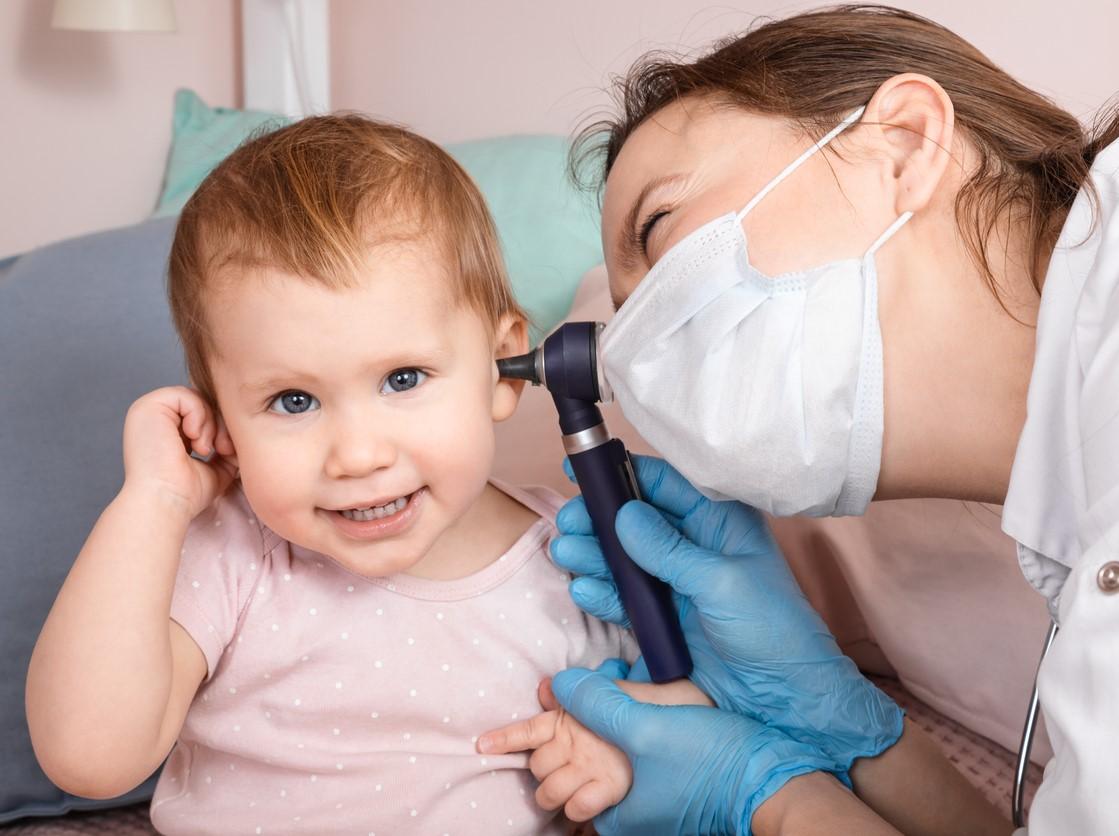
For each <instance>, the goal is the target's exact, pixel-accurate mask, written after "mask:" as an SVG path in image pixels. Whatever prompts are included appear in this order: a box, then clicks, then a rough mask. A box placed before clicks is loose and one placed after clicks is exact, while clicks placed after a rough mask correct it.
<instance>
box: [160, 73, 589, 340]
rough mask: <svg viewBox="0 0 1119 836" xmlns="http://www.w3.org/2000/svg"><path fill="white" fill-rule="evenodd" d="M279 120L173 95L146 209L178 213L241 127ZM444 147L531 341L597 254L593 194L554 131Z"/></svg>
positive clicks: (563, 306) (556, 316)
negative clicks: (486, 230)
mask: <svg viewBox="0 0 1119 836" xmlns="http://www.w3.org/2000/svg"><path fill="white" fill-rule="evenodd" d="M287 121H288V120H287V119H285V118H284V117H282V116H278V115H276V114H273V113H263V112H259V111H248V110H233V109H230V108H224V107H209V106H208V105H207V104H206V103H205V102H203V101H202V100H201V99H200V98H199V97H198V96H197V95H196V94H195V93H193V92H192V91H190V90H179V91H178V92H176V93H175V121H174V134H173V137H172V141H171V153H170V156H169V157H168V161H167V172H166V175H165V177H164V183H163V194H162V195H161V196H160V198H159V205H158V206H157V207H156V210H155V214H156V215H171V214H175V213H176V212H179V211H180V210H181V209H182V208H183V205H184V204H185V203H186V202H187V199H188V198H189V197H190V196H191V194H192V193H193V192H194V190H195V189H196V188H198V185H199V184H200V183H201V182H202V180H203V179H204V178H205V177H206V175H207V174H209V173H210V171H211V170H212V169H213V168H214V166H216V165H217V164H218V163H219V162H221V161H222V160H223V159H224V158H225V157H226V155H228V154H229V153H230V152H231V151H233V149H234V148H236V147H237V146H238V145H239V144H240V143H241V142H242V141H243V140H244V139H245V138H246V137H247V136H248V135H249V134H250V133H252V132H253V131H255V130H257V129H258V128H261V127H262V126H267V125H272V126H273V127H280V126H281V125H284V124H287ZM446 149H447V151H448V152H449V153H450V154H451V155H452V156H453V157H454V158H455V159H456V160H458V162H459V164H460V165H462V167H463V168H465V169H466V171H467V172H469V174H470V176H471V177H473V178H474V181H475V182H476V183H477V184H478V187H479V188H480V189H481V191H482V194H483V195H484V196H485V198H486V202H487V203H488V204H489V208H490V212H491V213H492V214H493V218H494V222H495V223H496V224H497V231H498V235H499V236H500V238H501V246H502V249H503V251H504V253H505V262H506V265H507V266H508V269H509V277H510V280H511V281H512V284H513V292H514V293H515V294H516V296H517V300H518V301H519V302H520V303H521V305H522V306H523V307H524V308H525V311H526V312H527V313H528V315H529V318H530V319H531V321H532V342H533V344H535V343H536V342H537V341H539V339H540V337H542V336H543V335H544V334H546V333H548V332H549V331H550V330H552V328H554V327H555V326H556V325H557V324H559V322H561V321H562V320H563V318H564V317H565V316H566V315H567V313H568V312H569V311H570V310H571V303H572V301H573V300H574V298H575V291H576V289H577V288H578V286H579V281H580V280H581V279H582V277H583V274H584V273H586V272H587V270H589V269H590V268H591V267H593V266H595V265H596V264H598V263H599V262H600V261H602V244H601V241H600V238H599V210H598V205H597V201H595V200H594V199H593V198H592V197H590V196H589V195H587V194H586V193H584V192H582V191H580V190H579V189H577V188H576V187H575V186H574V185H573V184H572V183H571V181H570V179H569V178H568V176H567V151H568V143H567V140H566V139H564V138H563V137H561V136H547V135H543V136H502V137H494V138H492V139H479V140H474V141H471V142H462V143H458V144H455V145H448V146H446Z"/></svg>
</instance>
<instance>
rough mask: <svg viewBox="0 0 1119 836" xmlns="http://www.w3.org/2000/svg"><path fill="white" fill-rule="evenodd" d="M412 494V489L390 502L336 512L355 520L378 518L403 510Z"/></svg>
mask: <svg viewBox="0 0 1119 836" xmlns="http://www.w3.org/2000/svg"><path fill="white" fill-rule="evenodd" d="M414 495H415V492H414V491H413V492H412V493H410V494H405V495H404V496H399V497H397V498H396V499H393V500H391V501H390V502H386V503H384V504H382V505H371V506H369V507H368V508H347V509H345V510H343V511H339V512H338V513H339V514H341V515H342V516H343V517H345V518H346V519H348V520H355V521H357V522H365V521H367V520H379V519H381V518H382V517H388V516H391V515H393V514H395V513H396V512H397V511H401V510H403V509H404V506H405V505H407V504H408V500H410V499H411V498H412V497H413V496H414Z"/></svg>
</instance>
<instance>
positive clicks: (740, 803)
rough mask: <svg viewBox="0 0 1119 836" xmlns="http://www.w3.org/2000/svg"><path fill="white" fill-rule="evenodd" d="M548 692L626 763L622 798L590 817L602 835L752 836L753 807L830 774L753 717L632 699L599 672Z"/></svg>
mask: <svg viewBox="0 0 1119 836" xmlns="http://www.w3.org/2000/svg"><path fill="white" fill-rule="evenodd" d="M552 691H553V693H554V694H555V697H556V699H557V700H559V702H560V704H561V705H563V707H564V708H566V709H567V711H568V712H570V713H571V714H572V715H573V716H574V717H575V718H576V719H577V720H579V722H581V723H582V724H583V725H584V726H586V727H587V728H588V729H590V730H591V731H592V732H594V733H595V734H597V735H598V736H599V737H601V738H602V739H604V740H606V741H608V742H610V743H612V744H614V745H615V746H617V747H618V748H619V749H621V750H622V751H623V752H625V754H626V756H627V757H628V758H629V760H630V763H631V765H632V766H633V786H632V788H631V789H630V791H629V793H628V794H627V795H626V796H625V798H624V799H622V801H621V802H620V803H618V804H617V805H615V806H614V807H611V808H610V809H608V810H606V811H605V812H603V813H601V814H600V815H598V816H596V817H595V820H594V824H595V829H596V830H597V831H598V832H599V833H600V834H602V836H613V834H627V833H628V834H648V833H674V834H677V833H678V834H703V836H709V834H722V833H726V834H749V833H750V822H751V820H752V818H753V816H754V811H755V810H757V809H758V807H759V806H760V805H761V803H762V802H763V801H765V800H766V799H768V798H769V797H770V796H771V795H773V793H775V792H777V790H779V789H780V788H781V787H782V786H783V785H784V784H785V782H786V781H788V780H789V779H790V778H793V777H795V776H797V775H803V774H805V773H807V772H817V771H821V770H824V771H834V770H835V769H836V766H835V764H834V763H833V762H831V761H829V760H828V759H827V758H825V757H823V756H822V755H820V753H819V752H817V751H816V750H815V749H813V748H812V747H811V746H809V745H807V744H804V743H800V742H798V741H795V740H792V739H791V738H789V737H786V736H785V735H783V734H782V733H781V732H779V731H777V730H776V729H772V728H769V727H767V726H765V725H763V724H761V723H759V722H758V721H756V720H754V719H752V718H750V717H745V716H743V715H741V714H734V713H731V712H729V711H721V710H719V709H717V708H704V707H699V706H690V705H689V706H663V705H649V704H646V703H640V702H636V701H634V700H633V699H631V698H630V697H629V696H628V695H626V694H625V693H623V692H622V691H621V689H619V688H618V686H617V685H615V684H614V682H613V681H612V680H611V679H610V677H609V676H608V675H607V674H605V673H602V672H597V671H589V670H586V669H585V668H570V669H568V670H565V671H563V672H561V673H559V674H557V675H556V676H555V677H554V678H553V679H552Z"/></svg>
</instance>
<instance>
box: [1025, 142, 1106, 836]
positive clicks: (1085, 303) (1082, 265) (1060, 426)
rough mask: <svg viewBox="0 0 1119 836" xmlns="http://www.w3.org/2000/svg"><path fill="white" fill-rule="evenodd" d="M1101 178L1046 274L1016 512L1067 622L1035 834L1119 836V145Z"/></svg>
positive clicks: (1044, 705)
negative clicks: (1106, 835) (1094, 202)
mask: <svg viewBox="0 0 1119 836" xmlns="http://www.w3.org/2000/svg"><path fill="white" fill-rule="evenodd" d="M1092 180H1093V182H1094V183H1095V186H1096V190H1097V193H1098V196H1099V202H1098V214H1096V215H1095V216H1093V211H1092V210H1093V205H1092V203H1091V201H1090V200H1089V197H1088V194H1087V192H1086V191H1084V190H1082V191H1081V193H1080V194H1079V195H1078V196H1077V199H1076V202H1075V203H1074V205H1073V208H1072V210H1071V212H1070V213H1069V217H1068V220H1067V221H1066V223H1065V227H1064V229H1063V230H1062V232H1061V237H1060V240H1059V241H1058V243H1057V248H1056V250H1055V251H1054V253H1053V257H1052V259H1051V261H1050V264H1049V270H1048V273H1047V274H1046V278H1045V285H1044V287H1043V289H1042V296H1041V309H1040V313H1039V317H1038V326H1037V353H1036V356H1035V361H1034V369H1033V374H1032V377H1031V378H1030V387H1029V395H1028V401H1027V418H1026V424H1025V426H1024V428H1023V430H1022V436H1021V439H1020V440H1019V443H1018V450H1017V453H1016V455H1015V460H1014V468H1013V471H1012V473H1011V478H1010V490H1009V493H1008V494H1007V499H1006V504H1005V506H1004V510H1003V530H1004V531H1006V533H1007V534H1009V535H1010V536H1011V537H1013V538H1014V539H1015V540H1017V541H1018V544H1019V547H1018V555H1019V561H1020V563H1021V565H1022V571H1023V572H1024V573H1025V575H1026V578H1027V579H1028V580H1029V581H1030V583H1032V584H1033V585H1034V586H1035V587H1036V588H1037V589H1038V590H1039V591H1040V592H1041V593H1042V594H1043V595H1044V596H1045V597H1046V598H1047V599H1048V601H1049V607H1050V612H1051V613H1053V615H1054V617H1055V618H1056V619H1057V622H1058V624H1059V625H1060V632H1059V633H1058V634H1057V637H1056V638H1055V639H1054V642H1053V646H1052V648H1051V649H1050V651H1049V655H1048V656H1047V657H1046V659H1045V661H1044V662H1043V664H1042V666H1041V670H1040V674H1039V679H1038V687H1039V691H1040V697H1041V709H1042V712H1043V713H1044V715H1045V723H1046V727H1047V728H1048V731H1049V737H1050V739H1051V741H1052V744H1053V752H1054V755H1053V759H1052V760H1051V761H1050V762H1049V764H1048V765H1047V766H1046V768H1045V777H1044V779H1043V781H1042V784H1041V787H1040V789H1039V790H1038V792H1037V795H1036V797H1035V798H1034V802H1033V806H1032V808H1031V810H1030V816H1029V821H1028V830H1029V836H1066V834H1075V836H1093V834H1103V833H1109V834H1114V833H1119V589H1117V587H1119V582H1116V583H1112V582H1111V581H1112V579H1113V578H1119V142H1117V143H1113V144H1112V145H1110V146H1108V147H1107V148H1106V149H1104V151H1103V152H1101V153H1100V154H1099V156H1098V157H1097V158H1096V161H1095V163H1094V165H1093V167H1092ZM1093 220H1094V221H1095V223H1094V226H1093ZM1111 564H1114V566H1112V565H1111ZM1101 572H1102V573H1103V574H1101ZM1112 572H1114V574H1113V573H1112ZM1024 698H1025V696H1024V695H1023V699H1024ZM1019 833H1022V834H1024V833H1025V831H1024V830H1023V831H1019Z"/></svg>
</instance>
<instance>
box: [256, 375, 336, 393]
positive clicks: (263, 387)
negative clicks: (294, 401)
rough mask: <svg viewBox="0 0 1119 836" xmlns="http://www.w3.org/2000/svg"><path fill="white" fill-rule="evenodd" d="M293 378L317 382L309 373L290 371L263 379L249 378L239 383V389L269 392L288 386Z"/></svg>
mask: <svg viewBox="0 0 1119 836" xmlns="http://www.w3.org/2000/svg"><path fill="white" fill-rule="evenodd" d="M293 380H300V381H310V382H311V383H318V382H319V381H318V378H316V377H315V376H314V375H310V374H300V373H298V372H292V373H291V374H285V375H281V376H278V377H269V378H267V379H265V380H251V381H248V382H246V383H242V384H241V387H240V388H241V391H242V392H246V393H249V394H252V393H255V392H271V391H275V390H276V389H279V388H280V387H283V386H290V385H291V382H292V381H293Z"/></svg>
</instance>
